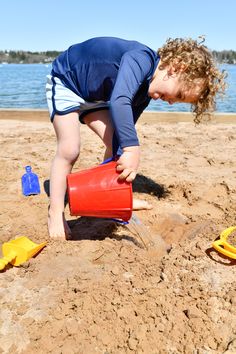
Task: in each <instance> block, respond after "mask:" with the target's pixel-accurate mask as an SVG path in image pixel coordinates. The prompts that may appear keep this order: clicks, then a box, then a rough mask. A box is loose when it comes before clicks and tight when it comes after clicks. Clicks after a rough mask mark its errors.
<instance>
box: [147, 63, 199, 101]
mask: <svg viewBox="0 0 236 354" xmlns="http://www.w3.org/2000/svg"><path fill="white" fill-rule="evenodd" d="M202 88H203V84H202V83H200V82H199V81H198V82H196V83H194V84H193V85H192V88H189V87H188V86H187V85H186V84H185V82H184V80H183V78H182V77H181V73H180V72H176V71H175V70H174V69H173V68H172V67H167V68H164V69H162V70H160V69H159V68H157V69H156V71H155V73H154V76H153V78H152V81H151V83H150V86H149V90H148V94H149V96H150V97H151V98H152V99H154V100H158V99H161V100H163V101H166V102H168V103H169V104H173V103H176V102H183V103H195V102H196V101H197V100H198V98H199V96H200V94H201V91H202Z"/></svg>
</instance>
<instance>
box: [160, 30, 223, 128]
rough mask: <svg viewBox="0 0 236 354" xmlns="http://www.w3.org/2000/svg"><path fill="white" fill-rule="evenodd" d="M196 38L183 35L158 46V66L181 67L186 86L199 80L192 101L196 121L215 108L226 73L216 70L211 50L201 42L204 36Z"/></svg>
mask: <svg viewBox="0 0 236 354" xmlns="http://www.w3.org/2000/svg"><path fill="white" fill-rule="evenodd" d="M199 39H200V41H197V40H193V39H191V38H189V39H183V38H176V39H171V38H169V39H168V40H167V41H166V43H165V44H164V46H163V47H162V48H160V49H158V54H159V55H160V58H161V67H160V69H161V68H165V67H166V66H168V65H170V64H172V65H174V66H175V68H176V70H177V71H178V69H180V68H181V67H183V65H184V67H185V69H184V70H183V72H182V73H181V75H182V77H183V79H184V81H185V83H186V85H187V86H189V87H191V86H192V83H193V82H194V81H195V82H196V81H197V80H199V79H200V80H201V81H203V83H204V84H203V89H202V92H201V93H200V95H199V97H198V100H197V101H196V102H195V103H194V104H192V107H191V108H192V112H193V113H194V116H195V117H194V121H195V123H200V122H201V121H202V120H203V116H207V117H208V118H209V117H210V116H211V113H212V112H213V111H214V110H215V106H216V95H217V94H223V93H224V91H225V87H226V84H225V77H226V73H225V72H224V71H222V72H221V71H220V70H219V69H218V68H217V65H216V63H215V61H214V58H213V55H212V53H211V52H210V51H209V49H208V48H207V47H206V46H204V45H203V42H204V41H205V39H204V37H199Z"/></svg>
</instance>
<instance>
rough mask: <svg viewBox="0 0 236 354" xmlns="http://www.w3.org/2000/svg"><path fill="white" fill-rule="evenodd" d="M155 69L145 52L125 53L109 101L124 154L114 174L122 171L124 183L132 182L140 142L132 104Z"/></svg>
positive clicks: (135, 171) (136, 167)
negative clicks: (141, 86)
mask: <svg viewBox="0 0 236 354" xmlns="http://www.w3.org/2000/svg"><path fill="white" fill-rule="evenodd" d="M154 69H155V64H154V59H153V58H152V54H151V53H149V52H148V51H144V50H134V51H131V52H127V53H126V54H125V55H124V56H123V58H122V61H121V65H120V69H119V73H118V76H117V80H116V84H115V86H114V89H113V93H112V96H111V99H110V112H111V117H112V122H113V126H114V128H115V134H116V137H117V140H118V143H119V145H120V147H121V148H122V150H123V154H122V156H121V157H120V158H119V160H118V166H117V170H118V171H121V172H122V171H123V172H122V173H121V176H120V178H121V179H126V180H127V181H128V180H133V179H134V178H135V176H136V173H137V169H138V165H139V158H140V148H139V141H138V137H137V132H136V129H135V126H134V124H135V121H136V120H137V117H135V116H134V112H133V109H132V102H133V98H134V96H135V94H136V93H137V91H138V89H139V88H140V85H141V84H142V83H143V82H144V80H149V79H150V78H151V77H152V74H153V70H154ZM144 99H145V97H144ZM138 113H139V114H140V113H141V112H138Z"/></svg>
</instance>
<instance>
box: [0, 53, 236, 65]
mask: <svg viewBox="0 0 236 354" xmlns="http://www.w3.org/2000/svg"><path fill="white" fill-rule="evenodd" d="M60 53H61V52H60V51H56V50H49V51H45V52H30V51H23V50H17V51H16V50H5V51H0V63H7V64H34V63H45V64H46V63H51V62H52V61H53V60H54V59H55V58H56V57H57V56H58V55H59V54H60ZM212 53H213V56H214V58H215V59H216V61H217V62H218V63H219V64H222V63H227V64H236V51H234V50H222V51H216V50H213V51H212Z"/></svg>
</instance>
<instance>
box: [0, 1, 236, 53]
mask: <svg viewBox="0 0 236 354" xmlns="http://www.w3.org/2000/svg"><path fill="white" fill-rule="evenodd" d="M235 14H236V1H235V0H224V1H221V2H219V1H216V0H196V1H193V0H167V1H165V0H161V1H159V0H146V1H145V0H119V1H116V0H97V1H96V0H89V1H88V0H87V1H86V0H83V1H81V0H38V1H37V0H2V1H1V19H0V33H1V36H0V50H9V49H12V50H29V51H44V50H60V51H61V50H64V49H66V48H67V47H69V46H70V45H71V44H74V43H78V42H81V41H83V40H86V39H88V38H91V37H97V36H115V37H121V38H125V39H134V40H138V41H140V42H142V43H145V44H146V45H148V46H150V47H151V48H153V49H157V48H158V47H160V46H161V45H162V44H163V43H164V42H165V40H166V39H167V38H169V37H172V38H175V37H193V38H197V37H198V36H199V35H206V45H207V46H208V47H209V48H210V49H215V50H223V49H232V50H236V25H235V22H236V15H235Z"/></svg>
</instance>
